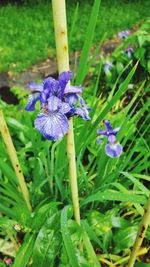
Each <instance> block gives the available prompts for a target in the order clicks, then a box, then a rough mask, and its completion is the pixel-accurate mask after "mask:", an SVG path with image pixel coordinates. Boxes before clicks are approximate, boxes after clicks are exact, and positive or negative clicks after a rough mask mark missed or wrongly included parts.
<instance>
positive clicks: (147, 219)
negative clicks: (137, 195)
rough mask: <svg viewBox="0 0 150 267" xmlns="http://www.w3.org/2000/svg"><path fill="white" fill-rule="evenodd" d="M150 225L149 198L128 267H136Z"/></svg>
mask: <svg viewBox="0 0 150 267" xmlns="http://www.w3.org/2000/svg"><path fill="white" fill-rule="evenodd" d="M149 224H150V196H149V198H148V201H147V205H146V208H145V212H144V215H143V218H142V220H141V223H140V226H139V230H138V233H137V237H136V240H135V243H134V246H133V249H132V252H131V256H130V259H129V263H128V265H127V267H133V266H134V264H135V261H136V258H137V257H138V254H139V249H140V247H141V245H142V242H143V239H144V237H145V234H146V230H147V227H148V225H149Z"/></svg>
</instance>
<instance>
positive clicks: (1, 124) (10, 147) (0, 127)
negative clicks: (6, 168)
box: [0, 110, 31, 211]
mask: <svg viewBox="0 0 150 267" xmlns="http://www.w3.org/2000/svg"><path fill="white" fill-rule="evenodd" d="M0 132H1V134H2V138H3V140H4V143H5V145H6V148H7V152H8V155H9V157H10V160H11V163H12V166H13V168H14V170H15V173H16V176H17V178H18V183H19V186H20V189H21V192H22V195H23V198H24V200H25V202H26V204H27V207H28V209H29V210H30V211H31V205H30V200H29V192H28V189H27V185H26V182H25V179H24V176H23V173H22V170H21V167H20V163H19V160H18V157H17V153H16V150H15V147H14V144H13V142H12V139H11V136H10V133H9V130H8V127H7V124H6V121H5V118H4V115H3V111H2V110H0Z"/></svg>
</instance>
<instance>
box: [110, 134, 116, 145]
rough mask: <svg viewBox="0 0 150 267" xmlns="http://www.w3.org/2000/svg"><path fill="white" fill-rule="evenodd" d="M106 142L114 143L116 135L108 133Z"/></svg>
mask: <svg viewBox="0 0 150 267" xmlns="http://www.w3.org/2000/svg"><path fill="white" fill-rule="evenodd" d="M108 142H109V143H112V144H113V143H115V142H116V136H115V135H113V134H112V135H109V136H108Z"/></svg>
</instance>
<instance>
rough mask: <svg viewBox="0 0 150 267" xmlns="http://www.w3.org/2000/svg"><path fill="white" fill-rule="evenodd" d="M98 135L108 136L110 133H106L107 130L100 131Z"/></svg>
mask: <svg viewBox="0 0 150 267" xmlns="http://www.w3.org/2000/svg"><path fill="white" fill-rule="evenodd" d="M97 134H100V135H104V136H108V132H107V131H105V130H100V129H98V130H97Z"/></svg>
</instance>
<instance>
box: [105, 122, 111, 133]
mask: <svg viewBox="0 0 150 267" xmlns="http://www.w3.org/2000/svg"><path fill="white" fill-rule="evenodd" d="M104 124H105V127H106V128H107V130H108V131H112V126H111V124H110V121H104Z"/></svg>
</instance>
